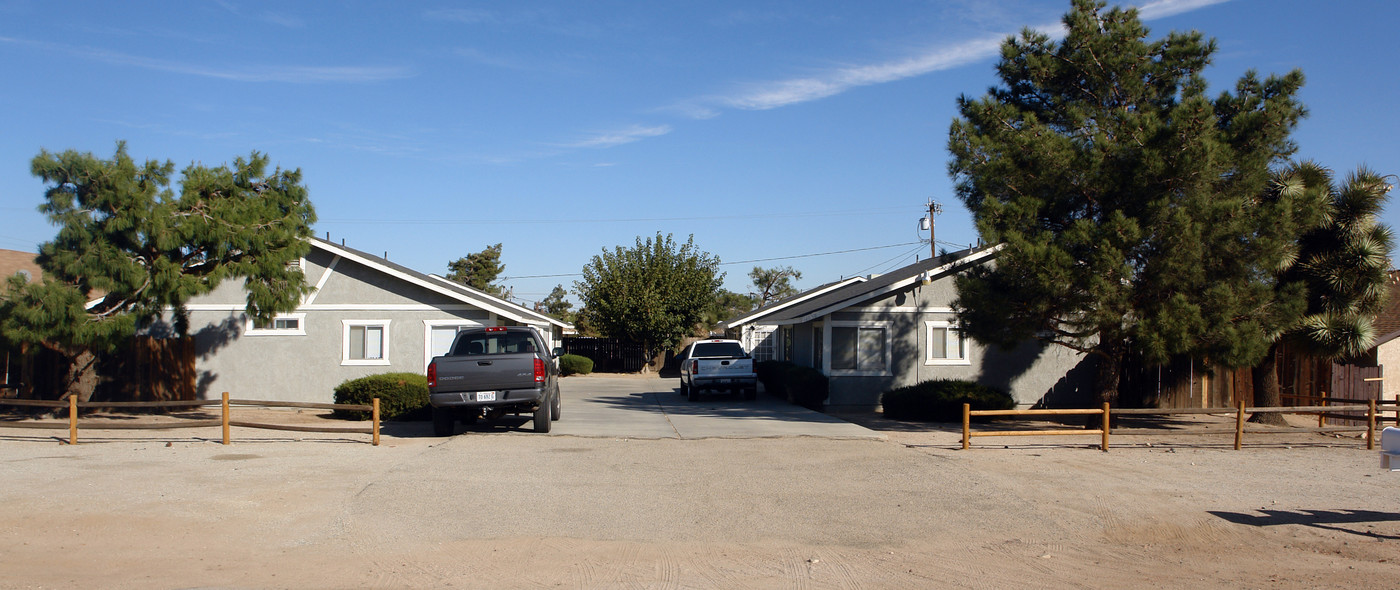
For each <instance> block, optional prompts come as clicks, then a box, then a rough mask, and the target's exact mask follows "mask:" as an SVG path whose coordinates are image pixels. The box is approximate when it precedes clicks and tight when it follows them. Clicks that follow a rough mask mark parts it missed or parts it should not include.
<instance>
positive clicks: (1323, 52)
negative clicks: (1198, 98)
mask: <svg viewBox="0 0 1400 590" xmlns="http://www.w3.org/2000/svg"><path fill="white" fill-rule="evenodd" d="M1140 6H1141V7H1142V9H1143V14H1144V17H1145V20H1146V21H1147V24H1148V26H1149V27H1150V28H1151V29H1152V34H1153V37H1154V38H1157V37H1161V36H1163V35H1165V34H1166V33H1167V32H1169V31H1172V30H1190V29H1196V30H1200V31H1202V32H1204V33H1205V34H1206V35H1207V36H1210V37H1214V38H1215V39H1216V40H1217V41H1218V43H1219V52H1218V53H1217V55H1216V58H1215V61H1214V65H1213V66H1212V67H1211V68H1210V70H1209V71H1208V77H1209V79H1210V81H1211V87H1212V90H1213V92H1212V94H1214V93H1216V92H1219V91H1221V90H1225V89H1227V88H1229V87H1231V86H1232V85H1233V83H1234V81H1235V80H1236V79H1238V77H1239V76H1240V75H1241V74H1243V73H1244V72H1245V71H1246V70H1249V69H1256V70H1258V71H1260V72H1261V73H1264V74H1268V73H1283V72H1286V71H1288V70H1290V69H1293V68H1301V69H1302V70H1303V71H1304V73H1305V74H1306V76H1307V80H1308V83H1307V86H1306V87H1305V88H1304V90H1303V92H1302V99H1303V100H1304V102H1305V103H1306V104H1307V105H1308V107H1309V109H1310V111H1311V116H1310V117H1309V118H1308V119H1306V120H1304V122H1303V123H1302V124H1301V125H1300V127H1299V129H1298V131H1297V133H1296V134H1295V139H1296V140H1297V141H1298V143H1299V145H1300V147H1301V150H1300V151H1299V154H1298V155H1299V157H1301V158H1308V159H1313V160H1316V161H1318V162H1320V163H1322V164H1324V165H1326V166H1329V167H1331V168H1333V169H1335V170H1337V171H1338V172H1339V173H1344V172H1346V171H1348V170H1351V169H1353V168H1355V167H1356V166H1357V165H1361V164H1365V165H1368V166H1370V167H1371V168H1373V169H1375V170H1377V171H1379V172H1381V173H1383V174H1400V120H1397V117H1398V116H1400V115H1397V106H1398V105H1397V97H1400V79H1397V74H1400V71H1397V70H1398V69H1400V68H1397V56H1400V37H1397V36H1396V35H1395V30H1396V29H1397V25H1400V3H1397V2H1394V1H1393V0H1347V1H1344V2H1316V1H1295V0H1233V1H1215V0H1163V1H1158V2H1152V3H1144V4H1140ZM1068 7H1069V2H1068V0H1056V1H1041V0H965V1H964V0H928V1H923V2H918V1H912V0H887V1H880V2H870V3H864V2H862V3H855V2H824V1H810V0H808V1H791V2H786V1H775V2H755V1H747V2H728V1H723V0H715V1H708V2H693V3H679V2H612V1H600V2H269V3H261V2H249V1H235V0H229V1H201V0H191V1H181V2H164V3H157V2H105V1H94V2H67V1H63V0H46V1H38V0H0V76H3V78H2V79H3V80H4V83H3V84H0V248H8V249H16V250H31V251H32V250H34V249H35V248H36V247H37V244H39V243H40V242H43V241H46V240H48V239H50V238H52V237H53V235H54V232H55V229H54V228H53V227H52V226H51V225H49V224H48V223H47V221H46V220H45V219H44V218H43V217H42V216H41V215H39V214H38V213H36V212H35V207H36V206H37V205H38V204H39V203H40V201H41V200H42V185H41V183H40V182H39V181H38V180H37V179H35V178H34V177H32V176H31V175H30V173H29V163H30V160H31V159H32V158H33V157H34V156H35V154H37V153H38V151H39V150H40V149H41V148H45V149H49V150H51V151H59V150H64V149H77V150H81V151H90V152H93V153H95V154H97V155H99V156H102V157H110V156H111V154H112V152H113V149H114V146H115V142H116V141H117V140H126V141H127V143H128V148H129V150H130V152H131V153H132V155H133V156H135V157H136V158H138V159H147V158H154V159H160V160H166V159H169V160H172V161H174V162H175V164H176V165H177V167H182V166H184V165H186V164H189V163H191V162H202V163H205V164H210V165H217V164H221V163H225V162H230V161H232V160H233V159H234V158H235V157H237V156H240V155H246V154H248V153H249V152H251V151H253V150H258V151H261V152H263V153H266V154H268V155H269V156H271V158H272V160H273V162H274V163H277V164H279V165H281V166H282V167H285V168H300V169H301V170H302V172H303V173H304V178H305V183H306V185H307V186H308V188H309V189H310V191H311V197H312V202H313V203H314V204H315V206H316V209H317V213H318V215H319V217H320V221H319V222H318V223H317V224H316V233H317V235H319V236H323V237H324V236H325V235H326V234H327V233H328V232H329V234H330V236H331V238H332V239H333V240H335V241H337V242H339V241H340V240H342V239H343V240H345V243H346V244H347V245H349V246H352V247H355V248H358V249H361V250H365V251H368V252H372V253H376V254H384V253H386V252H387V253H388V256H389V258H390V259H391V260H393V261H395V262H398V263H400V264H405V265H408V266H410V267H413V268H416V269H418V270H421V271H424V272H433V273H438V274H443V273H445V272H446V266H447V263H448V262H449V261H450V260H453V259H456V258H458V257H461V256H463V255H466V254H468V253H471V252H475V251H479V250H481V249H482V248H484V247H486V246H488V245H490V244H495V243H498V242H499V243H502V244H503V245H504V255H503V261H504V262H505V265H506V272H505V273H504V275H503V276H505V277H509V278H508V279H507V280H505V281H504V282H505V284H507V285H508V286H511V287H513V289H514V292H515V294H516V296H517V297H518V298H519V299H523V300H527V301H528V300H535V299H539V298H541V297H543V296H544V295H545V294H546V293H548V292H549V290H550V289H551V288H552V287H553V286H554V285H556V284H563V285H564V286H565V287H566V288H572V283H573V281H574V280H576V278H577V277H576V276H568V275H574V274H576V273H578V272H579V271H580V269H581V268H582V267H583V266H584V264H586V263H587V262H588V260H589V259H590V257H592V256H593V255H595V254H597V253H599V252H600V251H601V250H602V249H605V248H606V249H611V248H613V247H614V246H617V245H629V246H630V245H631V244H632V243H633V242H634V240H635V239H636V238H637V237H638V236H652V235H655V234H656V232H662V233H670V234H674V235H675V237H676V238H677V239H678V240H682V241H683V240H684V239H685V238H686V236H688V235H691V234H693V235H694V237H695V242H696V245H697V246H698V247H700V248H701V249H703V250H705V251H708V252H710V253H712V254H715V255H716V256H718V257H719V258H720V259H721V261H722V263H723V266H722V267H721V268H722V270H724V271H725V272H726V273H727V276H726V279H725V286H726V287H727V288H729V289H732V290H736V291H740V292H743V291H746V290H747V288H748V278H747V276H746V275H747V273H748V271H749V270H750V269H751V268H752V267H753V266H755V265H756V264H757V265H763V266H776V265H791V266H793V267H795V268H797V269H798V270H800V271H801V272H802V273H803V278H802V280H801V281H799V282H798V285H799V286H801V287H811V286H815V285H818V284H820V283H824V282H827V281H831V280H836V279H838V278H841V277H849V276H854V275H861V274H870V273H879V272H884V271H887V270H889V269H892V268H897V267H899V266H902V265H904V264H908V263H911V262H913V261H914V260H915V256H921V257H926V256H928V247H927V246H924V245H920V244H919V242H920V240H921V239H922V240H926V239H927V238H928V235H927V232H919V231H918V229H917V221H918V218H919V217H920V216H921V215H922V212H923V209H924V205H925V203H926V201H927V200H928V199H930V198H932V199H934V200H937V201H939V202H941V203H942V204H943V211H944V212H943V214H942V215H940V216H939V217H938V218H937V222H936V231H937V239H938V240H939V241H940V242H945V243H943V244H941V245H942V246H943V247H946V248H948V249H950V250H952V249H957V248H958V247H959V246H957V245H958V244H961V245H966V244H969V243H971V242H975V241H976V239H977V238H976V233H975V231H974V230H973V228H972V226H971V220H970V217H969V215H968V213H967V211H966V210H965V209H963V207H962V206H961V204H960V203H959V202H958V201H957V199H956V198H955V197H954V195H953V192H952V183H951V181H950V180H949V177H948V174H947V160H948V153H947V150H946V147H945V146H946V143H947V134H948V126H949V123H950V122H951V121H952V119H953V117H954V116H955V115H956V110H955V104H954V101H955V99H956V98H957V96H958V95H960V94H969V95H979V96H980V95H981V94H983V93H985V91H986V89H987V88H988V87H989V86H991V85H992V84H994V83H995V82H996V80H995V77H994V74H993V66H994V64H995V61H996V47H997V44H998V43H999V42H1000V41H1001V40H1002V39H1004V38H1005V37H1006V36H1007V35H1009V34H1013V33H1015V32H1017V31H1019V30H1020V29H1021V28H1023V27H1033V28H1039V29H1042V30H1047V31H1049V30H1051V29H1052V28H1054V27H1056V26H1058V23H1059V18H1060V16H1061V15H1062V14H1063V13H1064V12H1065V11H1066V10H1067V9H1068ZM1396 207H1397V205H1396V204H1394V203H1392V204H1391V205H1390V206H1389V207H1388V209H1387V212H1386V214H1385V221H1386V222H1387V223H1389V224H1391V225H1392V226H1400V219H1397V215H1396V213H1395V211H1396ZM832 252H840V253H839V254H827V253H832ZM755 261H757V262H755Z"/></svg>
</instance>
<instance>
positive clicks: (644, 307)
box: [574, 233, 724, 358]
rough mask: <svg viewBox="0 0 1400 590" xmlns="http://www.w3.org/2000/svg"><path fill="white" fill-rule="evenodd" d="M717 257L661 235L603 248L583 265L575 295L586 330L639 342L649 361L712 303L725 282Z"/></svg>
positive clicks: (692, 243) (697, 320)
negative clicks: (583, 311) (580, 303)
mask: <svg viewBox="0 0 1400 590" xmlns="http://www.w3.org/2000/svg"><path fill="white" fill-rule="evenodd" d="M718 267H719V259H718V258H716V257H714V256H712V255H710V254H709V253H707V252H704V251H702V250H700V249H699V248H696V247H695V237H694V236H691V237H690V238H689V239H687V240H686V242H685V243H684V244H676V242H675V241H674V240H673V239H672V237H671V235H670V234H667V235H665V236H663V235H661V234H660V233H657V234H656V237H655V238H654V239H653V238H647V239H645V240H643V239H642V238H640V237H638V238H637V241H636V245H635V246H634V247H632V248H623V247H622V246H617V247H616V248H614V249H613V250H612V251H611V252H610V251H608V250H606V249H605V250H603V252H602V253H601V254H598V255H595V256H594V257H593V258H592V259H591V260H590V261H589V262H588V264H587V265H585V266H584V267H583V280H581V281H578V282H575V283H574V291H575V292H576V293H578V294H579V296H580V297H581V298H582V299H583V305H584V309H586V310H587V312H588V323H589V325H590V327H592V328H593V329H595V330H597V331H598V332H599V333H600V334H602V335H603V336H606V337H610V338H622V339H626V340H631V341H633V342H638V343H641V344H642V345H643V346H644V347H645V348H646V350H647V358H654V357H655V356H656V354H657V352H659V351H661V350H665V349H671V348H674V347H675V346H676V345H677V344H679V343H680V341H681V340H682V339H683V338H685V337H686V336H688V335H690V334H691V333H692V332H693V331H694V329H695V326H696V324H698V323H700V322H701V320H702V319H703V317H704V314H705V312H706V311H707V310H708V309H709V308H710V306H711V305H712V303H713V301H714V300H715V294H716V293H717V292H718V290H719V286H720V284H721V282H722V281H723V278H724V275H723V273H720V272H718Z"/></svg>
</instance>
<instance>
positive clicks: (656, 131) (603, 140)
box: [560, 125, 671, 148]
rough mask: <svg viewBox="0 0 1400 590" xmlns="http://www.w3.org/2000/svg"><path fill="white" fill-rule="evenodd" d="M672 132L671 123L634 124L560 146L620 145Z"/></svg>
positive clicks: (592, 146) (597, 146)
mask: <svg viewBox="0 0 1400 590" xmlns="http://www.w3.org/2000/svg"><path fill="white" fill-rule="evenodd" d="M670 132H671V126H670V125H654V126H650V127H647V126H643V125H633V126H631V127H628V128H626V129H619V130H616V131H606V132H603V133H598V134H596V135H593V136H592V137H588V138H585V139H581V140H578V141H571V142H568V143H564V144H560V147H567V148H609V147H613V146H619V145H623V144H627V143H632V142H634V141H639V140H642V139H646V138H649V137H660V136H662V135H666V134H667V133H670Z"/></svg>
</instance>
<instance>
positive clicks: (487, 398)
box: [476, 391, 496, 402]
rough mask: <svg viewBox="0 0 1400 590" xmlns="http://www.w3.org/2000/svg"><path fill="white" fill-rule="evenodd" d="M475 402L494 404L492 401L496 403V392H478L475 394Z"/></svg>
mask: <svg viewBox="0 0 1400 590" xmlns="http://www.w3.org/2000/svg"><path fill="white" fill-rule="evenodd" d="M476 401H479V402H494V401H496V392H494V391H478V392H476Z"/></svg>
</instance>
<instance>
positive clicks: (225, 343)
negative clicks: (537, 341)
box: [188, 250, 548, 402]
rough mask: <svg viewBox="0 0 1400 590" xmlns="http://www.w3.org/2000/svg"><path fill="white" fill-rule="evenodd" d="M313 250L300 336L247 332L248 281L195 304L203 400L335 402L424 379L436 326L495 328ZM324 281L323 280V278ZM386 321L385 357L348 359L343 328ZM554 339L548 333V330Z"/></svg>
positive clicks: (487, 319)
mask: <svg viewBox="0 0 1400 590" xmlns="http://www.w3.org/2000/svg"><path fill="white" fill-rule="evenodd" d="M331 263H332V257H331V256H330V255H329V254H328V253H325V252H323V251H321V250H313V251H312V253H311V254H309V255H308V258H307V260H306V261H305V263H304V265H303V269H304V271H305V273H306V276H307V281H308V282H310V283H312V284H317V283H320V284H321V288H320V290H318V291H317V292H316V293H315V294H314V295H313V296H311V297H309V298H308V300H307V302H306V303H304V304H303V305H302V307H301V308H300V309H298V310H297V312H296V313H295V314H292V317H298V318H299V319H300V330H299V331H288V332H283V333H275V332H273V333H269V332H264V331H258V330H250V328H251V325H250V324H249V322H248V320H247V318H246V316H245V315H244V313H243V311H242V309H243V307H244V305H245V301H244V294H243V290H242V285H241V282H238V281H231V282H226V283H225V284H224V285H221V286H220V288H219V289H217V290H216V291H215V292H213V293H210V294H208V295H205V296H201V297H199V298H196V299H195V300H192V301H191V302H190V304H189V306H188V307H189V309H190V332H191V334H192V335H193V336H194V338H195V350H196V361H195V367H196V374H197V377H196V386H197V392H198V395H199V396H200V397H202V398H210V399H212V398H217V397H218V396H219V394H220V393H221V392H224V391H228V392H229V393H230V394H231V395H232V396H234V397H239V398H245V399H267V400H279V401H306V402H331V401H333V397H334V391H333V390H334V388H335V386H337V385H339V384H340V383H342V382H344V381H346V380H348V379H354V378H358V377H363V376H366V375H372V374H377V373H386V372H399V371H403V372H410V373H422V372H423V371H424V370H425V368H426V361H427V353H428V346H429V334H430V332H429V330H430V329H431V326H433V325H498V324H500V323H501V322H500V321H499V320H498V318H496V317H495V316H494V315H493V314H491V313H489V312H487V311H485V310H482V309H478V308H474V307H472V306H469V305H466V304H463V303H461V302H460V301H457V300H452V299H450V298H448V297H446V296H444V295H441V294H439V293H436V292H432V291H429V290H427V289H423V288H422V287H419V286H417V285H413V284H410V283H406V282H404V281H400V280H397V279H394V278H392V277H388V276H386V275H384V274H382V273H378V272H376V271H375V270H373V269H370V268H367V267H364V266H361V265H359V264H356V263H353V262H350V261H348V260H344V259H341V260H339V261H338V262H336V263H335V267H334V271H333V272H331V273H329V274H326V272H325V271H326V269H327V268H328V267H330V265H331ZM323 278H324V281H322V279H323ZM366 320H371V321H372V320H387V322H388V327H387V330H386V336H385V342H386V345H385V351H384V352H385V355H384V356H385V360H384V361H383V362H375V361H358V362H357V361H349V362H347V361H346V360H345V358H344V357H345V346H344V341H345V338H346V322H347V321H351V322H354V321H366ZM546 333H548V332H546Z"/></svg>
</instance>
